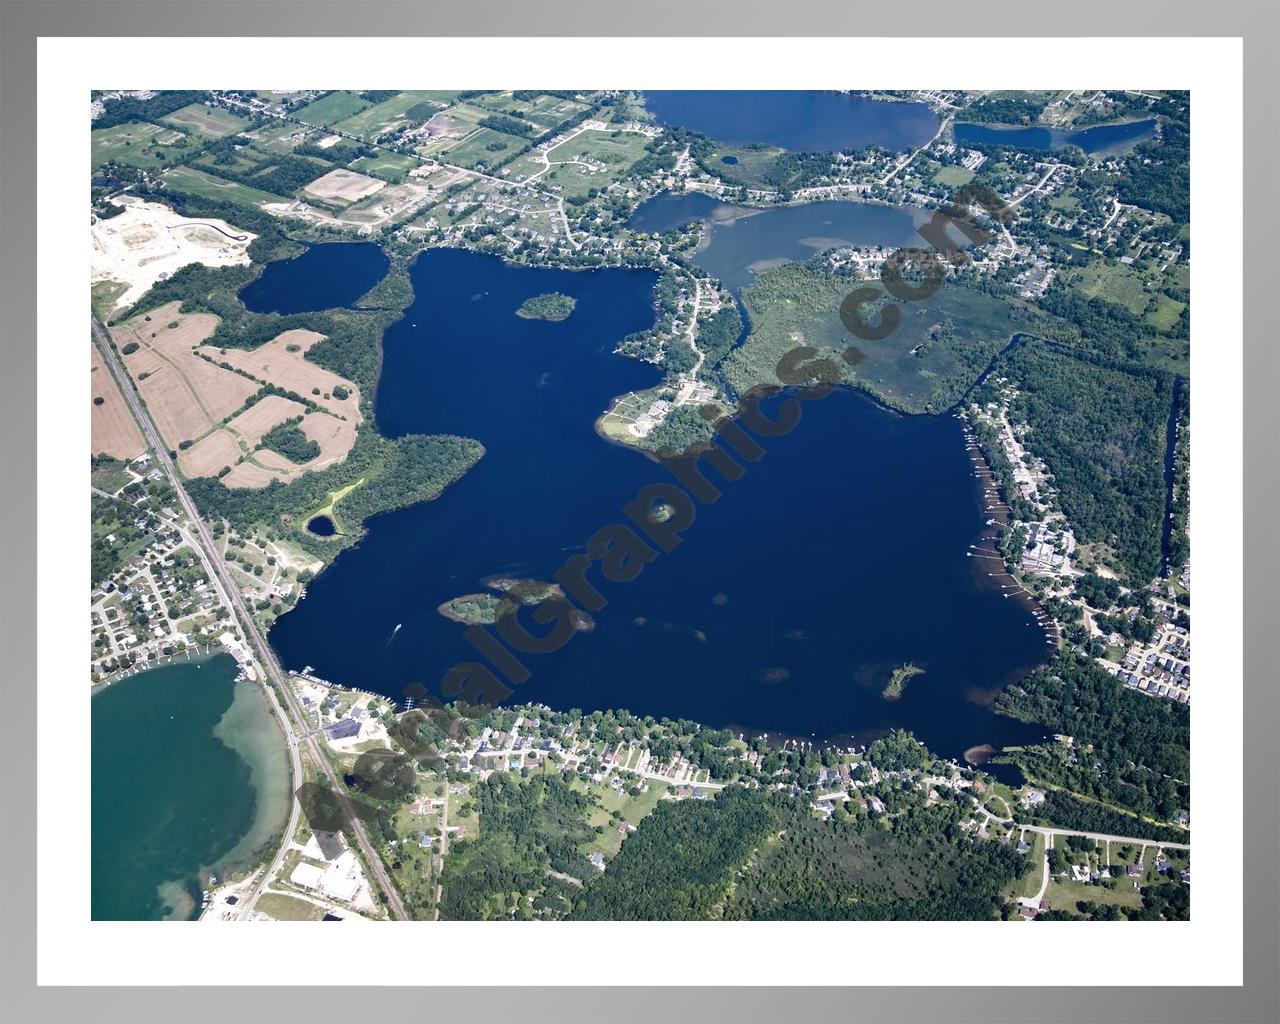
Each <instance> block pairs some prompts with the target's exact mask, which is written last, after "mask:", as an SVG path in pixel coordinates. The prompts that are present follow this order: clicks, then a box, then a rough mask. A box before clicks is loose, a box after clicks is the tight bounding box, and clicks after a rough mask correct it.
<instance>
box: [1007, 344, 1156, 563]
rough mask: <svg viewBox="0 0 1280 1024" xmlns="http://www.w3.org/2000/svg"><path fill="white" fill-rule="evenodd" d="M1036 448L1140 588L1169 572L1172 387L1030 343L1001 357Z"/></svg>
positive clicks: (1074, 508) (1085, 526) (1080, 527)
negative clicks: (1167, 459)
mask: <svg viewBox="0 0 1280 1024" xmlns="http://www.w3.org/2000/svg"><path fill="white" fill-rule="evenodd" d="M999 372H1000V375H1002V376H1006V377H1009V378H1011V379H1012V380H1013V381H1014V382H1015V384H1016V385H1017V389H1018V395H1017V396H1016V397H1015V398H1014V399H1013V401H1012V402H1011V403H1010V413H1011V415H1012V417H1013V419H1015V420H1016V421H1019V422H1024V423H1026V424H1027V425H1028V426H1029V427H1030V431H1029V432H1028V435H1027V438H1026V444H1027V447H1028V448H1029V449H1030V450H1031V451H1032V452H1033V453H1034V454H1035V455H1037V456H1038V457H1040V458H1042V459H1043V460H1044V461H1045V462H1046V463H1047V464H1048V466H1049V469H1050V471H1051V472H1052V474H1053V481H1052V482H1053V486H1054V487H1055V488H1056V489H1057V491H1058V497H1059V500H1060V502H1061V504H1062V510H1063V512H1064V513H1065V514H1066V516H1067V518H1068V519H1069V520H1070V522H1071V524H1072V525H1073V526H1074V527H1075V529H1076V534H1077V537H1078V539H1080V540H1082V541H1086V542H1092V543H1101V544H1105V545H1107V547H1108V548H1109V549H1110V550H1111V551H1112V552H1113V553H1114V555H1115V559H1116V561H1117V562H1118V565H1119V567H1120V568H1122V569H1123V570H1124V572H1125V573H1127V575H1128V576H1129V577H1130V580H1131V581H1132V582H1134V583H1136V584H1138V585H1144V584H1146V583H1147V582H1149V581H1150V580H1152V579H1153V578H1154V577H1155V576H1156V575H1157V574H1158V573H1159V572H1160V561H1161V560H1160V533H1161V527H1162V524H1163V520H1164V512H1165V480H1164V455H1165V431H1166V427H1167V424H1168V418H1169V408H1170V402H1171V400H1172V395H1171V388H1172V381H1171V379H1170V378H1169V377H1167V376H1165V375H1163V374H1157V373H1154V372H1151V371H1143V370H1140V369H1134V370H1130V369H1127V368H1121V367H1120V366H1119V365H1104V364H1103V363H1102V362H1095V361H1092V360H1089V359H1085V358H1079V357H1077V355H1076V354H1074V353H1072V352H1071V351H1069V350H1067V349H1066V348H1064V347H1061V346H1056V345H1054V344H1051V343H1048V342H1044V341H1042V340H1039V339H1035V338H1029V339H1027V341H1026V342H1025V343H1023V344H1021V345H1019V346H1017V347H1016V348H1014V349H1013V350H1011V351H1010V352H1009V353H1007V354H1006V355H1005V356H1004V357H1003V358H1002V359H1001V361H1000V368H999Z"/></svg>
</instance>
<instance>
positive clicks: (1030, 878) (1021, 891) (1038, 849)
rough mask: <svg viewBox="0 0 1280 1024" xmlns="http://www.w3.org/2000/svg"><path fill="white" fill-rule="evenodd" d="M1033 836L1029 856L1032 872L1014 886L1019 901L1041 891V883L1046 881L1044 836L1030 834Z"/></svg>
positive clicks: (1036, 833) (1028, 872)
mask: <svg viewBox="0 0 1280 1024" xmlns="http://www.w3.org/2000/svg"><path fill="white" fill-rule="evenodd" d="M1028 835H1030V836H1031V852H1030V853H1028V854H1027V863H1028V864H1030V865H1031V867H1030V870H1028V871H1027V873H1026V874H1025V875H1023V876H1022V878H1020V879H1019V880H1018V881H1017V882H1016V883H1015V884H1014V892H1013V895H1014V896H1015V897H1017V898H1019V899H1023V898H1030V897H1032V896H1034V895H1035V894H1036V893H1038V892H1039V891H1040V883H1041V882H1042V881H1044V836H1042V835H1041V834H1040V833H1039V832H1029V833H1028Z"/></svg>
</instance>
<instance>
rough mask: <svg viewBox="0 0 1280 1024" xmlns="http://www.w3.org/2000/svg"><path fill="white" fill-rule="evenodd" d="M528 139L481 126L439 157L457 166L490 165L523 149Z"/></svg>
mask: <svg viewBox="0 0 1280 1024" xmlns="http://www.w3.org/2000/svg"><path fill="white" fill-rule="evenodd" d="M528 145H529V140H528V139H522V138H520V137H519V136H518V135H508V134H507V133H506V132H499V131H494V129H492V128H481V129H479V130H478V131H475V132H473V133H472V134H470V135H468V136H467V137H466V138H465V139H463V140H462V141H461V142H459V143H456V144H455V145H453V146H450V147H449V148H448V149H446V150H445V152H444V155H443V157H442V158H441V159H443V160H446V161H448V162H449V163H451V164H457V165H458V166H459V167H466V168H467V169H469V170H475V169H476V168H477V167H480V166H485V167H488V166H491V165H492V164H496V163H499V162H500V161H502V160H505V159H506V158H507V157H509V156H511V155H512V154H514V153H517V152H519V151H520V150H522V149H525V148H526V147H528Z"/></svg>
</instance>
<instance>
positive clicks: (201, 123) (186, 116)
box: [163, 103, 249, 139]
mask: <svg viewBox="0 0 1280 1024" xmlns="http://www.w3.org/2000/svg"><path fill="white" fill-rule="evenodd" d="M163 120H164V123H165V124H170V125H173V126H174V127H175V128H181V129H182V130H183V131H187V132H195V133H196V134H199V135H203V136H204V137H205V138H207V139H220V138H222V137H223V136H224V135H234V134H235V133H237V132H240V131H243V130H244V129H245V128H246V127H247V126H248V124H249V122H248V121H247V120H246V119H245V118H243V117H241V116H240V115H239V114H233V113H232V112H231V111H229V110H224V109H223V108H222V107H210V106H206V105H205V104H203V103H192V104H191V105H190V106H187V107H183V108H182V109H181V110H175V111H174V112H173V113H172V114H169V115H168V116H167V117H165V118H163Z"/></svg>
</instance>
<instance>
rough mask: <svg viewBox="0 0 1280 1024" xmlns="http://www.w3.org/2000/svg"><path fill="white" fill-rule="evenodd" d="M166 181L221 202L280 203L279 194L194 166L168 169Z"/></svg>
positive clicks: (253, 204)
mask: <svg viewBox="0 0 1280 1024" xmlns="http://www.w3.org/2000/svg"><path fill="white" fill-rule="evenodd" d="M164 183H165V184H166V185H168V186H169V187H170V188H175V189H178V190H179V191H182V192H190V193H191V194H192V195H193V196H204V197H205V198H206V199H217V200H219V201H220V202H227V203H238V204H239V205H241V206H252V207H256V206H258V205H259V204H260V203H278V202H280V201H281V200H280V197H279V196H273V195H272V194H271V193H270V192H263V191H261V190H260V189H256V188H250V187H249V186H248V185H241V184H240V183H239V182H238V181H227V179H226V178H218V177H215V176H214V175H212V174H208V173H206V172H205V171H201V170H197V169H196V168H194V167H175V168H173V169H172V170H170V171H166V172H165V175H164Z"/></svg>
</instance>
